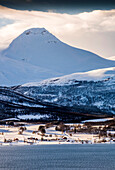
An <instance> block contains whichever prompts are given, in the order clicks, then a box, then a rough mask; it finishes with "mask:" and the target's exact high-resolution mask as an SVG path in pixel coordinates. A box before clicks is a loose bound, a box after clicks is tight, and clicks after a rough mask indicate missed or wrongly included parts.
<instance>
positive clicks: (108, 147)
mask: <svg viewBox="0 0 115 170" xmlns="http://www.w3.org/2000/svg"><path fill="white" fill-rule="evenodd" d="M114 159H115V145H114V144H95V145H39V146H1V147H0V170H2V169H3V170H4V169H7V170H9V169H10V170H12V169H13V170H14V169H21V170H33V169H45V170H46V169H50V170H58V169H61V170H62V169H77V170H79V169H80V170H114V169H115V161H114Z"/></svg>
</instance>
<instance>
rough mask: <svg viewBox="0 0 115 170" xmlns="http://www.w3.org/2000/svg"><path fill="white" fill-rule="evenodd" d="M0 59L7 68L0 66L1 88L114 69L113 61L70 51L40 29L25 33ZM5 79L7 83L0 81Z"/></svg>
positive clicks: (69, 48) (89, 53) (82, 51)
mask: <svg viewBox="0 0 115 170" xmlns="http://www.w3.org/2000/svg"><path fill="white" fill-rule="evenodd" d="M3 57H4V59H3ZM5 57H6V58H7V61H6V58H5ZM8 58H9V59H8ZM1 59H2V61H3V60H5V62H6V64H7V68H6V67H5V66H4V64H3V63H2V62H0V68H1V67H2V70H0V75H1V76H0V78H1V77H2V84H5V85H7V84H8V85H11V84H12V85H13V84H23V83H26V82H32V81H40V80H44V79H46V78H53V77H57V76H61V75H67V74H72V73H76V72H85V71H90V70H94V69H100V68H107V67H114V66H115V61H111V60H106V59H104V58H101V57H99V56H98V55H96V54H93V53H91V52H88V51H85V50H81V49H78V48H74V47H71V46H69V45H67V44H65V43H63V42H61V41H60V40H59V39H57V38H56V37H55V36H54V35H52V34H51V33H49V32H48V31H47V30H46V29H44V28H32V29H29V30H26V31H25V32H24V33H22V34H21V35H20V36H19V37H17V38H16V39H15V40H13V42H12V43H11V44H10V45H9V47H8V48H7V49H5V50H4V51H3V52H2V58H1ZM5 62H4V63H5ZM11 62H12V64H11ZM13 62H14V64H13ZM18 63H19V65H18ZM10 68H11V69H10ZM18 68H20V69H18ZM12 70H14V71H12ZM27 70H29V71H27ZM41 70H42V71H41ZM3 72H4V73H3ZM7 74H8V75H7ZM7 77H8V79H7ZM16 77H17V78H16ZM26 77H27V78H26ZM6 79H7V81H4V80H6ZM0 83H1V82H0Z"/></svg>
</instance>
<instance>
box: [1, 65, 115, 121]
mask: <svg viewBox="0 0 115 170" xmlns="http://www.w3.org/2000/svg"><path fill="white" fill-rule="evenodd" d="M0 112H1V114H0V116H1V117H2V118H7V117H9V116H10V117H11V116H17V115H19V114H21V115H22V114H33V115H36V114H39V115H41V117H44V116H43V115H44V114H45V115H47V117H48V119H47V118H46V119H44V120H41V119H40V120H41V121H52V120H60V121H77V120H78V121H79V120H82V119H85V118H87V117H90V118H91V117H106V116H112V115H114V114H115V68H114V67H113V68H106V69H98V70H93V71H89V72H85V73H76V74H75V73H74V74H71V75H66V76H62V77H58V78H52V79H47V80H44V81H42V82H38V83H28V84H24V85H20V86H14V87H9V88H8V87H0Z"/></svg>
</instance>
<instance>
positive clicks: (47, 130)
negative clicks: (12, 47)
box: [0, 118, 115, 146]
mask: <svg viewBox="0 0 115 170" xmlns="http://www.w3.org/2000/svg"><path fill="white" fill-rule="evenodd" d="M94 143H95V144H96V143H97V144H98V143H108V144H114V143H115V118H107V119H97V120H87V121H84V122H81V123H66V124H65V123H64V122H58V121H53V122H49V123H44V124H42V123H39V122H34V123H32V122H21V121H14V120H13V119H9V120H5V121H1V123H0V145H3V146H4V145H42V144H44V145H46V144H94Z"/></svg>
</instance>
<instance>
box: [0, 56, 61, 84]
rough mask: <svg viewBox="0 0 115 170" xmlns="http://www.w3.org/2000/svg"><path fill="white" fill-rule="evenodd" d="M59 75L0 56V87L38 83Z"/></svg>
mask: <svg viewBox="0 0 115 170" xmlns="http://www.w3.org/2000/svg"><path fill="white" fill-rule="evenodd" d="M56 74H57V75H59V73H56V72H52V71H50V70H48V69H46V68H41V67H38V66H34V65H31V64H29V63H24V62H22V61H17V60H14V59H10V58H8V57H4V56H0V85H8V86H11V85H19V84H21V83H26V82H29V81H40V80H43V79H46V78H48V77H49V78H50V77H54V76H55V75H56Z"/></svg>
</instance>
